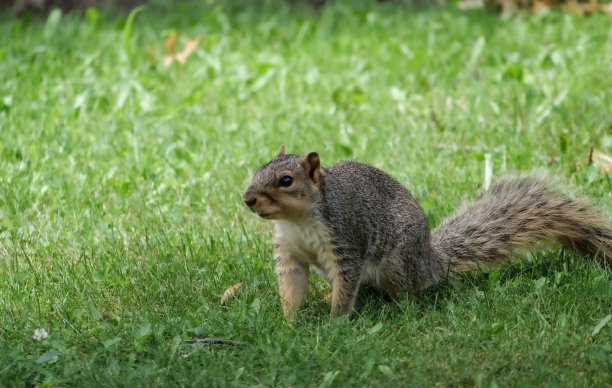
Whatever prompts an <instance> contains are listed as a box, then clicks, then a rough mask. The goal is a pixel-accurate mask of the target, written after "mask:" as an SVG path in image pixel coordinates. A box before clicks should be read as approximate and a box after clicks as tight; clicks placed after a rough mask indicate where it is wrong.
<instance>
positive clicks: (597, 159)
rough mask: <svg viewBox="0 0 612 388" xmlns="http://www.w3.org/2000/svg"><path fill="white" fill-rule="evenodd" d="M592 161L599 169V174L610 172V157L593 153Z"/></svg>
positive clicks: (601, 153) (611, 162) (611, 166)
mask: <svg viewBox="0 0 612 388" xmlns="http://www.w3.org/2000/svg"><path fill="white" fill-rule="evenodd" d="M592 160H593V163H595V164H596V165H597V166H598V167H599V171H600V172H608V171H612V156H610V155H608V154H604V153H603V152H600V151H593V156H592Z"/></svg>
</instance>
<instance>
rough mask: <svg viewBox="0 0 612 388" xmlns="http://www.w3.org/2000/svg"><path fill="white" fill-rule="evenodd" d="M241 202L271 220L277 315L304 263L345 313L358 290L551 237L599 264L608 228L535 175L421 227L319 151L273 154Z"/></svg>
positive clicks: (405, 197) (390, 194)
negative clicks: (278, 301) (324, 165)
mask: <svg viewBox="0 0 612 388" xmlns="http://www.w3.org/2000/svg"><path fill="white" fill-rule="evenodd" d="M244 201H245V203H246V205H247V206H248V207H249V208H250V209H251V210H252V211H253V212H255V213H257V214H258V215H259V216H260V217H262V218H264V219H270V220H273V222H274V238H273V241H274V257H275V259H276V273H277V275H278V287H279V293H280V298H281V303H282V306H283V313H284V315H285V317H286V318H287V319H289V320H292V319H294V317H295V310H296V309H297V308H298V307H299V305H300V304H301V302H302V301H303V299H304V295H305V291H306V288H307V285H308V280H309V272H310V271H309V269H310V267H311V266H312V267H314V268H316V269H317V270H318V271H319V272H320V273H321V274H322V275H323V276H324V277H325V278H326V279H327V280H328V281H329V282H330V283H331V285H332V308H331V314H332V316H337V315H342V314H349V313H350V312H351V310H352V309H353V306H354V302H355V297H356V295H357V290H358V289H359V286H360V285H361V284H364V283H368V284H371V285H373V286H375V287H379V288H382V289H385V290H387V291H388V292H389V293H390V294H392V295H394V296H401V295H408V296H417V295H418V293H419V292H420V291H421V290H423V289H424V288H426V287H428V286H430V285H431V284H434V283H438V282H441V281H443V280H444V279H445V278H446V276H447V275H449V274H450V275H454V274H459V273H462V272H466V271H474V270H477V269H478V268H479V267H481V266H484V267H487V266H499V265H502V264H504V263H506V262H508V261H509V260H513V259H516V258H517V257H518V255H517V253H518V252H520V251H533V250H535V249H537V248H540V247H541V246H542V245H543V244H545V243H548V242H550V241H552V240H555V241H557V242H559V243H561V244H562V245H564V246H566V247H569V248H576V249H577V250H578V251H580V252H581V253H583V254H584V255H589V256H597V257H599V258H600V259H601V260H602V261H604V262H605V261H607V262H610V259H611V258H612V229H611V228H610V225H609V221H607V220H605V219H604V218H602V217H601V216H599V215H597V214H596V213H595V211H594V210H593V209H592V207H591V206H590V205H589V204H588V203H587V202H586V201H585V200H581V199H578V200H575V199H570V198H569V197H567V196H566V195H564V194H563V193H562V192H561V191H559V190H557V189H556V188H555V187H554V186H552V185H551V184H548V183H547V182H546V181H544V180H543V179H540V178H520V179H503V180H501V181H499V182H498V183H497V184H496V185H495V186H494V187H493V189H492V190H491V191H490V192H489V193H488V194H486V195H485V196H483V197H482V198H481V199H479V200H477V201H476V202H474V203H472V204H469V205H465V206H464V207H462V209H460V210H459V211H458V212H457V213H456V215H454V216H452V217H451V218H450V219H448V220H446V221H445V222H443V223H442V225H441V226H440V227H438V228H437V229H435V230H434V231H433V232H430V229H429V225H428V222H427V219H426V217H425V214H424V212H423V210H422V209H421V207H420V206H419V205H418V203H417V202H416V200H415V199H414V198H413V197H412V195H411V194H410V192H408V190H406V189H405V188H404V187H403V186H402V185H401V184H400V183H399V182H397V181H396V180H395V179H393V178H392V177H390V176H389V175H387V174H386V173H384V172H383V171H381V170H379V169H377V168H374V167H372V166H368V165H366V164H362V163H358V162H351V161H349V162H340V163H338V164H336V165H334V166H331V167H329V168H327V169H325V168H322V167H321V165H320V160H319V155H318V154H317V153H314V152H312V153H310V154H308V155H306V156H305V157H301V156H298V155H288V154H285V153H284V147H281V150H280V151H279V153H278V155H277V156H276V157H275V158H274V159H272V160H271V161H270V162H269V163H267V164H265V165H263V166H261V167H260V168H259V169H258V170H257V172H256V173H255V175H254V177H253V181H252V183H251V185H250V186H249V188H248V189H247V191H246V193H245V194H244Z"/></svg>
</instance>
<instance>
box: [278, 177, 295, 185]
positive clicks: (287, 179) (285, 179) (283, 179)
mask: <svg viewBox="0 0 612 388" xmlns="http://www.w3.org/2000/svg"><path fill="white" fill-rule="evenodd" d="M292 183H293V178H291V177H290V176H289V175H285V176H283V177H281V179H279V180H278V185H279V186H280V187H289V186H291V184H292Z"/></svg>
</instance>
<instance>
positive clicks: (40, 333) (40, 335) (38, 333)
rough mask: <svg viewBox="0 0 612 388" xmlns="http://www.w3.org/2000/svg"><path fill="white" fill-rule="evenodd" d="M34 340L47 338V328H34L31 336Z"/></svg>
mask: <svg viewBox="0 0 612 388" xmlns="http://www.w3.org/2000/svg"><path fill="white" fill-rule="evenodd" d="M32 338H34V339H35V340H36V341H41V340H44V339H46V338H49V333H48V332H47V329H36V330H34V335H33V336H32Z"/></svg>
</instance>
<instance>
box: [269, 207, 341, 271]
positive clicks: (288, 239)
mask: <svg viewBox="0 0 612 388" xmlns="http://www.w3.org/2000/svg"><path fill="white" fill-rule="evenodd" d="M274 242H275V243H276V244H279V245H281V246H282V247H283V251H286V252H287V251H288V252H290V253H291V254H292V255H293V256H294V257H295V258H296V259H298V260H302V261H304V262H305V263H307V264H310V265H314V266H315V268H316V269H318V270H319V272H321V274H322V275H323V276H324V277H325V278H327V280H328V281H330V282H331V281H332V280H333V279H334V278H335V277H336V276H337V274H338V266H337V263H336V254H335V253H334V246H333V244H332V243H331V237H330V235H329V232H328V230H327V228H326V227H325V226H324V225H323V224H321V222H319V221H317V220H315V219H313V218H303V219H299V220H276V221H274Z"/></svg>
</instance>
